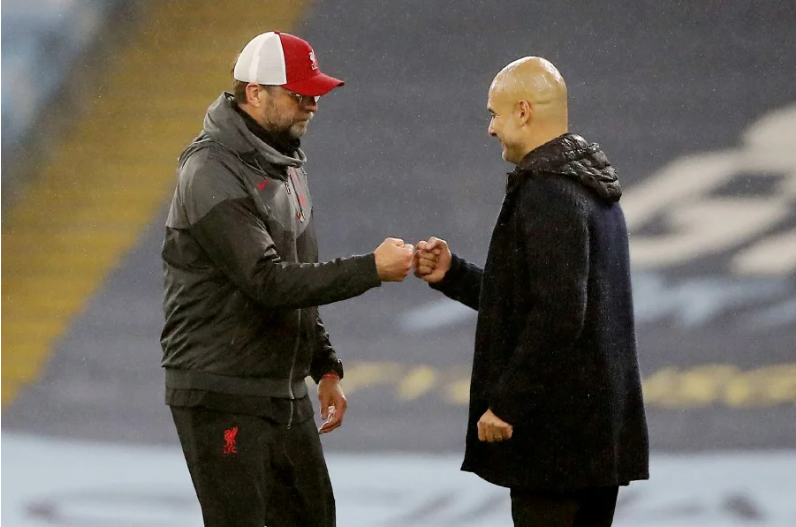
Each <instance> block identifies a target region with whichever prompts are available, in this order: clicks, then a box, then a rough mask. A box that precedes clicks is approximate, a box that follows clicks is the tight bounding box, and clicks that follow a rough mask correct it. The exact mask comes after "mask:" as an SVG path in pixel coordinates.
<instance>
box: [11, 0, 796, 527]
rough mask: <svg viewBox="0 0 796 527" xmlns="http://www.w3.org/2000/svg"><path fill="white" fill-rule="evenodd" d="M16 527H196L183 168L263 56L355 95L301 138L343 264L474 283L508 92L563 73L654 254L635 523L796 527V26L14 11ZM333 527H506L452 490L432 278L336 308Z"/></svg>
mask: <svg viewBox="0 0 796 527" xmlns="http://www.w3.org/2000/svg"><path fill="white" fill-rule="evenodd" d="M2 7H3V9H2V74H3V75H2V76H3V82H2V158H3V164H2V198H3V199H2V257H3V262H2V264H3V265H2V301H3V302H2V468H3V470H2V475H3V482H4V483H5V485H4V486H3V489H2V491H3V492H2V501H3V505H5V507H3V509H2V523H3V525H4V526H8V527H32V526H45V525H48V526H51V525H92V526H94V525H96V526H114V527H116V526H122V527H128V526H129V527H133V526H136V527H138V526H158V527H159V526H166V525H185V526H198V525H201V519H200V516H199V509H198V504H197V503H196V500H195V497H194V495H193V489H192V487H191V483H190V479H189V476H188V472H187V470H186V468H185V466H184V462H183V460H182V454H181V452H180V449H179V445H178V442H177V439H176V434H175V433H174V431H173V425H172V424H171V419H170V416H169V414H168V412H167V409H166V407H165V406H164V405H163V387H162V378H163V374H162V371H161V369H160V368H159V359H160V347H159V343H158V334H159V331H160V325H161V318H162V314H161V305H160V300H161V272H160V259H159V248H160V243H161V238H162V231H163V228H162V225H163V222H164V217H165V211H166V205H167V203H168V201H169V199H170V197H171V191H172V188H173V183H174V168H175V163H176V157H177V155H178V154H179V152H180V151H181V149H182V147H183V146H184V145H185V144H186V143H187V142H188V141H189V140H190V139H191V138H192V137H193V136H195V135H196V134H197V133H198V131H199V129H200V126H201V122H202V117H203V115H204V111H205V109H206V108H207V106H208V105H209V104H210V102H212V101H213V99H214V98H215V97H216V96H217V95H218V93H219V92H220V91H221V90H224V89H227V88H228V86H229V69H230V66H231V63H232V60H233V58H234V56H235V54H236V53H237V52H238V51H239V50H240V48H241V47H242V46H243V45H244V44H245V43H246V42H247V41H248V39H250V38H251V37H252V36H254V35H255V34H257V33H260V32H263V31H267V30H274V29H281V30H285V31H291V32H294V33H296V34H298V35H300V36H302V37H304V38H306V39H307V40H309V41H310V42H311V43H312V44H313V46H314V48H315V50H316V52H317V55H318V58H319V60H320V62H321V64H322V66H323V69H324V71H327V72H329V73H331V74H333V75H336V76H339V77H341V78H343V79H345V80H346V81H347V85H346V86H345V87H344V88H342V89H340V90H337V91H335V92H334V93H333V94H331V95H330V96H328V97H325V98H324V99H323V100H322V101H321V108H320V111H319V113H318V116H317V119H316V120H315V121H314V122H313V123H312V127H311V129H310V132H309V134H308V136H307V137H306V139H305V141H304V146H305V150H306V151H307V153H308V155H309V165H308V172H309V174H310V177H311V180H312V183H311V185H312V191H313V198H314V200H313V201H314V203H315V214H316V217H317V218H318V220H319V221H318V226H319V227H318V228H319V231H320V232H319V237H320V243H321V253H322V257H324V258H332V257H335V256H343V255H347V254H352V253H364V252H368V251H370V250H372V249H373V248H374V247H376V245H377V244H378V243H379V242H380V241H381V240H382V239H383V238H384V237H385V236H388V235H391V236H400V237H402V238H405V239H407V240H410V241H413V242H415V241H417V240H419V239H423V238H426V237H428V236H429V235H432V234H433V235H438V236H441V237H444V238H446V239H447V240H448V241H449V243H450V244H451V246H452V247H453V249H454V250H455V251H457V252H459V253H461V254H463V255H464V256H466V257H467V258H469V259H471V260H474V261H478V262H483V258H484V255H485V252H486V246H487V242H488V239H489V235H490V232H491V228H492V224H493V220H494V218H495V216H496V214H497V211H498V209H499V206H500V202H501V198H502V192H503V185H504V174H505V172H506V171H507V170H509V167H508V165H506V164H505V163H504V162H503V161H501V160H500V155H499V147H498V146H497V145H496V144H495V143H494V141H492V140H490V138H489V137H488V136H487V134H486V127H487V113H486V109H485V105H486V92H487V89H488V86H489V83H490V81H491V79H492V77H493V76H494V74H495V73H496V72H497V71H498V70H499V69H500V68H501V67H502V66H504V65H505V64H507V63H508V62H510V61H512V60H514V59H515V58H518V57H520V56H524V55H540V56H543V57H545V58H548V59H550V60H551V61H552V62H553V63H554V64H556V65H557V66H558V67H559V69H560V70H561V72H562V73H563V75H564V77H565V78H566V80H567V83H568V86H569V92H570V117H571V129H572V130H573V131H574V132H576V133H580V134H582V135H584V136H585V137H586V138H587V139H589V140H591V141H597V142H599V143H600V144H601V145H602V146H603V148H604V149H605V151H606V152H607V153H608V156H609V158H610V159H611V160H612V162H613V163H614V165H615V166H616V167H617V169H618V172H619V174H620V178H621V180H622V182H623V186H624V188H625V196H624V197H623V204H624V207H625V211H626V214H627V216H628V219H629V224H630V227H631V230H632V240H631V245H632V248H631V250H632V254H633V264H634V286H635V297H636V310H637V319H638V341H639V355H640V361H641V366H642V370H643V375H644V382H645V396H646V401H647V406H648V415H649V421H650V433H651V440H652V446H653V459H652V479H651V480H650V481H649V482H643V483H637V484H633V485H631V486H630V487H629V488H628V489H624V490H623V491H622V492H621V493H620V503H619V508H618V511H617V521H616V525H619V526H631V525H632V526H660V527H674V526H684V527H685V526H688V527H691V526H707V527H713V526H722V527H723V526H736V525H737V526H746V525H754V526H761V527H775V526H776V527H780V526H782V527H785V526H793V525H796V501H795V500H794V499H793V498H794V496H796V88H794V79H796V77H795V76H794V75H795V73H796V30H795V29H794V28H795V27H796V3H794V2H793V1H790V0H787V1H783V2H756V1H752V0H738V1H735V2H716V1H704V2H685V1H675V0H664V1H661V2H656V3H647V2H635V1H632V0H610V1H608V2H599V3H598V2H566V3H565V2H538V1H527V0H525V1H520V0H494V1H486V0H484V1H475V0H474V1H466V2H453V1H447V2H446V1H441V0H423V1H421V0H406V1H402V2H367V1H366V0H347V1H337V2H332V1H314V2H313V1H292V0H271V1H260V0H257V1H255V0H222V1H215V2H197V1H189V0H163V1H158V0H151V1H144V0H6V2H5V3H4V4H3V6H2ZM322 313H323V316H324V319H325V321H326V323H327V326H328V327H329V330H330V332H331V335H332V341H333V343H334V344H335V345H336V347H337V348H338V350H339V352H340V353H341V355H342V356H343V358H344V360H345V361H346V364H347V376H346V380H345V387H346V392H347V395H348V397H349V401H350V409H349V412H348V415H347V419H346V423H345V426H344V427H343V428H342V429H341V430H340V431H337V432H335V433H334V434H332V435H330V436H326V437H324V447H325V449H326V452H327V454H328V459H329V465H330V470H331V472H332V479H333V483H334V485H335V489H336V494H337V501H338V507H339V524H340V525H342V526H363V527H364V526H368V527H370V526H373V527H380V526H428V527H432V526H434V527H436V526H449V525H450V526H452V525H456V526H499V525H510V519H509V513H508V494H507V492H506V491H505V490H503V489H499V488H496V487H492V486H490V485H488V484H487V483H485V482H482V481H480V480H478V478H476V477H474V476H472V475H469V474H462V473H460V472H458V463H459V461H460V456H461V452H462V450H463V438H464V427H465V416H466V411H465V405H466V402H467V382H468V375H469V361H470V358H471V354H472V349H471V348H472V340H473V330H474V315H473V314H472V313H470V312H468V311H467V310H466V309H463V308H461V307H459V306H457V305H456V304H454V303H452V302H449V301H446V300H443V299H442V298H441V297H439V296H436V295H435V294H433V292H432V291H430V290H429V289H428V288H427V287H425V286H424V284H422V283H420V282H419V281H417V280H415V279H410V280H408V281H407V282H406V283H404V284H392V285H385V286H384V287H382V288H380V289H379V290H377V291H372V292H369V293H367V294H366V295H364V296H363V297H360V298H357V299H354V300H351V301H348V302H346V303H342V304H338V305H333V306H328V307H326V308H323V309H322Z"/></svg>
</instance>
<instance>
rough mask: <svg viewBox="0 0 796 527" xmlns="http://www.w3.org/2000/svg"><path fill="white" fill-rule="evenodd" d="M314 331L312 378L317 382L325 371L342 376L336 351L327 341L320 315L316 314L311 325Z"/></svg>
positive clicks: (327, 335)
mask: <svg viewBox="0 0 796 527" xmlns="http://www.w3.org/2000/svg"><path fill="white" fill-rule="evenodd" d="M313 331H314V332H315V349H314V351H313V355H312V364H311V365H310V375H311V376H312V379H313V380H314V381H315V382H316V383H318V382H320V381H321V377H323V376H324V375H326V374H327V373H330V372H334V373H336V374H337V375H339V376H340V378H341V379H342V378H343V375H344V372H343V363H342V361H341V360H340V359H338V358H337V353H336V352H335V350H334V348H333V347H332V343H331V342H330V341H329V333H328V332H327V331H326V328H324V327H323V321H322V320H321V316H320V315H316V317H315V324H314V327H313Z"/></svg>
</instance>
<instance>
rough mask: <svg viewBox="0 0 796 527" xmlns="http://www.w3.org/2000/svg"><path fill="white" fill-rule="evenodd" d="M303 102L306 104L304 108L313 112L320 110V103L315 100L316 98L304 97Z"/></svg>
mask: <svg viewBox="0 0 796 527" xmlns="http://www.w3.org/2000/svg"><path fill="white" fill-rule="evenodd" d="M302 102H303V103H304V108H305V109H307V110H309V111H311V112H314V111H316V110H317V109H318V101H317V100H316V99H315V97H304V100H303V101H302Z"/></svg>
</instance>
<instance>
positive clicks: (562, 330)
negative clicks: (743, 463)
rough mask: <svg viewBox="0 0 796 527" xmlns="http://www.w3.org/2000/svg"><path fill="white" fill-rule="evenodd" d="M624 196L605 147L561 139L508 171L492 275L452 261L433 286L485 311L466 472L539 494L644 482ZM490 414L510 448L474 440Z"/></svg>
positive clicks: (642, 418)
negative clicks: (503, 424) (502, 426)
mask: <svg viewBox="0 0 796 527" xmlns="http://www.w3.org/2000/svg"><path fill="white" fill-rule="evenodd" d="M620 195H621V189H620V188H619V183H618V181H617V179H616V175H615V173H614V170H613V168H612V167H611V165H610V164H609V163H608V160H607V159H606V157H605V155H604V154H603V153H602V151H601V150H600V149H599V146H598V145H596V144H592V145H589V144H588V143H586V141H584V140H583V138H581V137H579V136H577V135H572V134H567V135H564V136H561V137H559V138H557V139H554V140H552V141H550V142H549V143H547V144H545V145H542V146H541V147H539V148H537V149H535V150H534V151H533V152H531V153H530V154H528V156H526V158H525V159H523V161H522V162H521V163H520V165H519V166H518V167H517V168H516V170H514V172H512V173H511V174H509V179H508V185H507V192H506V197H505V200H504V202H503V207H502V210H501V212H500V215H499V217H498V221H497V225H496V226H495V230H494V232H493V234H492V241H491V243H490V246H489V253H488V255H487V260H486V265H485V267H484V269H483V270H481V269H479V268H477V267H476V266H474V265H472V264H468V263H467V262H465V261H464V260H462V259H461V258H459V257H456V256H454V259H453V264H452V267H451V269H450V270H449V271H448V273H446V276H445V278H444V279H443V281H442V282H440V283H439V284H436V285H433V286H432V287H434V288H435V289H439V290H440V291H442V292H443V293H445V294H446V295H448V296H449V297H451V298H453V299H455V300H459V301H460V302H462V303H464V304H466V305H468V306H470V307H472V308H474V309H477V310H478V323H477V329H476V337H475V357H474V359H473V372H472V381H471V387H470V415H469V423H468V428H467V447H466V454H465V460H464V465H463V467H462V470H466V471H470V472H474V473H476V474H478V475H479V476H481V477H482V478H484V479H485V480H487V481H490V482H492V483H494V484H497V485H502V486H506V487H524V488H529V489H540V490H542V489H544V490H571V489H578V488H586V487H599V486H609V485H618V484H625V483H628V482H629V481H631V480H638V479H647V478H648V477H649V475H648V455H649V452H648V451H649V449H648V438H647V425H646V418H645V414H644V404H643V400H642V393H641V380H640V375H639V368H638V361H637V358H636V339H635V331H634V322H633V302H632V295H631V283H630V262H629V256H628V237H627V227H626V226H625V220H624V216H623V214H622V210H621V208H620V206H619V204H618V203H617V202H618V200H619V196H620ZM488 408H491V409H492V411H493V412H494V413H495V414H496V415H497V416H498V417H500V418H501V419H503V420H505V421H507V422H508V423H509V424H511V425H512V426H513V427H514V436H513V438H512V439H510V440H508V441H504V442H503V443H494V444H490V443H483V442H480V441H479V440H478V433H477V426H476V424H477V422H478V420H479V419H480V417H481V416H482V415H483V413H484V412H485V411H486V410H487V409H488Z"/></svg>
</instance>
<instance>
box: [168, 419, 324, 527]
mask: <svg viewBox="0 0 796 527" xmlns="http://www.w3.org/2000/svg"><path fill="white" fill-rule="evenodd" d="M171 413H172V416H173V417H174V424H175V425H176V426H177V433H178V435H179V437H180V443H181V444H182V450H183V453H184V454H185V460H186V461H187V463H188V470H189V472H190V473H191V479H192V480H193V485H194V488H195V489H196V495H197V497H198V498H199V504H200V505H201V507H202V516H203V517H204V524H205V527H230V526H235V527H263V526H264V525H267V526H268V527H334V525H335V504H334V495H333V493H332V485H331V482H330V480H329V473H328V472H327V470H326V462H325V461H324V458H323V451H322V449H321V442H320V439H319V437H318V431H317V430H316V428H315V422H314V420H313V419H308V420H306V421H304V422H303V423H298V424H296V423H294V424H293V425H292V426H291V427H290V428H289V429H288V428H287V425H280V424H277V423H275V422H273V421H270V420H268V419H265V418H263V417H258V416H254V415H240V414H231V413H223V412H214V411H211V410H207V409H204V408H179V407H171Z"/></svg>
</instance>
